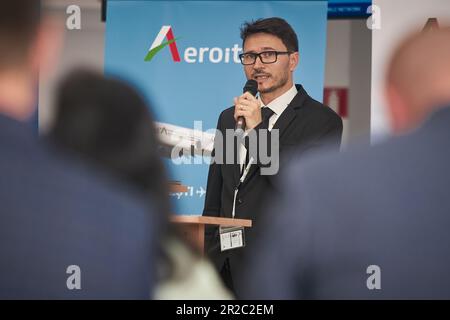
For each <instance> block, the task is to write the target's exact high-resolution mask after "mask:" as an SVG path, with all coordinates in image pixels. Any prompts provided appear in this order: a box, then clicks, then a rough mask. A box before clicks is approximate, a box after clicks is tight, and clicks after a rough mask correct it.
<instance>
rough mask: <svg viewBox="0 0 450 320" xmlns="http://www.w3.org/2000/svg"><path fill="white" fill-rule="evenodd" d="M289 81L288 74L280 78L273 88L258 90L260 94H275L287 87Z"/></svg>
mask: <svg viewBox="0 0 450 320" xmlns="http://www.w3.org/2000/svg"><path fill="white" fill-rule="evenodd" d="M288 81H289V75H288V72H285V73H283V74H282V75H281V76H280V78H279V79H278V81H276V82H275V83H274V84H273V85H272V86H270V87H268V88H260V89H258V91H259V93H263V94H264V93H271V92H274V91H276V90H278V89H280V88H282V87H283V86H285V85H286V83H287V82H288Z"/></svg>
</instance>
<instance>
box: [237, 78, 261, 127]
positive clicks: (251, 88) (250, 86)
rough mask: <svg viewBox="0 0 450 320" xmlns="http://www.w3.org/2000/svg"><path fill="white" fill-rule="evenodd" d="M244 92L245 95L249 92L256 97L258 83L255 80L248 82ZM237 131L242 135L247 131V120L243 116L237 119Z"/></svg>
mask: <svg viewBox="0 0 450 320" xmlns="http://www.w3.org/2000/svg"><path fill="white" fill-rule="evenodd" d="M242 91H243V93H246V92H247V91H248V92H250V93H251V95H252V96H256V93H257V92H258V82H256V80H253V79H250V80H247V82H246V83H245V86H244V89H243V90H242ZM236 131H237V132H242V133H243V132H244V131H245V118H244V117H242V116H240V117H238V118H237V121H236Z"/></svg>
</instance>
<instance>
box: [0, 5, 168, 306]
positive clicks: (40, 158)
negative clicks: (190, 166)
mask: <svg viewBox="0 0 450 320" xmlns="http://www.w3.org/2000/svg"><path fill="white" fill-rule="evenodd" d="M39 3H40V1H35V0H16V1H6V2H4V3H2V10H1V11H0V154H1V157H0V177H1V178H0V204H1V209H0V299H118V298H124V299H148V298H149V297H150V296H151V294H152V289H153V287H154V282H155V280H154V277H155V275H154V273H155V272H156V271H155V263H154V260H153V259H154V256H155V255H156V250H157V228H158V226H159V225H160V222H159V221H161V220H162V219H161V218H160V217H159V216H157V215H153V210H152V212H151V213H149V210H148V208H147V203H146V201H145V200H144V199H143V198H141V197H140V196H139V195H138V193H136V192H134V190H132V189H131V188H128V187H126V186H123V185H122V184H120V183H118V182H116V181H113V180H112V179H110V178H109V177H107V176H105V175H103V174H102V173H100V172H96V171H95V170H93V169H92V168H91V167H89V166H86V165H84V164H81V163H79V162H77V161H74V160H72V159H69V158H68V157H67V156H65V155H63V154H62V153H60V152H58V151H57V150H56V149H55V148H52V147H50V145H48V144H46V143H45V142H44V141H42V140H40V139H38V136H37V132H36V128H35V127H36V124H35V123H32V122H30V120H29V119H30V118H31V116H32V114H33V113H34V111H35V105H36V104H37V96H36V92H37V85H38V78H39V77H38V74H39V75H40V76H41V78H42V79H44V80H45V79H46V77H45V76H46V74H47V72H48V71H49V67H51V64H54V63H55V61H56V55H57V49H58V39H59V35H60V31H58V28H57V27H56V24H55V23H56V22H53V20H51V19H50V18H49V17H47V16H42V17H41V16H40V7H39Z"/></svg>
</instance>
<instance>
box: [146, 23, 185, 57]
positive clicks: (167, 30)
mask: <svg viewBox="0 0 450 320" xmlns="http://www.w3.org/2000/svg"><path fill="white" fill-rule="evenodd" d="M164 38H167V41H166V42H164V43H163V40H164ZM176 40H177V39H175V38H174V36H173V32H172V27H171V26H162V28H161V30H160V31H159V33H158V35H157V36H156V38H155V40H154V41H153V43H152V46H151V47H150V49H149V51H148V53H147V56H146V57H145V59H144V60H145V61H150V60H152V59H153V57H154V56H155V55H156V54H157V53H158V52H159V51H161V50H162V49H164V47H166V46H169V48H170V52H171V53H172V59H173V61H175V62H180V61H181V59H180V54H179V53H178V48H177V43H176V42H175V41H176Z"/></svg>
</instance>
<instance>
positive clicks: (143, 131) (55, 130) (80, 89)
mask: <svg viewBox="0 0 450 320" xmlns="http://www.w3.org/2000/svg"><path fill="white" fill-rule="evenodd" d="M58 92H59V93H58V96H57V101H56V117H55V123H54V125H53V127H52V129H51V130H50V132H49V135H50V138H51V139H52V140H53V141H55V142H56V144H57V145H59V146H61V147H63V148H65V149H67V150H69V151H74V152H75V153H77V154H78V155H80V156H81V157H84V158H85V159H87V160H88V161H91V163H94V164H96V165H97V166H99V167H102V168H106V169H107V170H108V171H109V173H111V174H112V175H113V176H116V177H119V178H120V179H122V180H123V181H125V182H127V183H129V184H132V185H134V186H135V187H137V188H138V189H140V190H141V191H143V192H145V193H147V194H148V195H151V196H153V197H152V199H154V200H156V201H157V202H158V203H157V204H158V205H159V206H160V208H158V209H160V211H163V212H164V213H167V211H168V210H169V208H168V193H169V192H168V187H167V186H166V177H165V171H164V168H163V164H162V161H161V159H160V157H159V155H158V154H157V144H158V141H157V136H156V129H155V127H154V123H153V117H152V116H151V114H150V112H149V109H148V106H147V104H146V103H145V101H144V100H143V99H142V98H141V96H139V94H138V93H137V92H136V91H135V90H134V89H133V88H131V87H130V86H128V85H126V84H125V83H122V82H121V81H119V80H114V79H110V78H106V77H104V76H103V75H100V74H97V73H95V72H91V71H84V70H80V71H76V72H73V73H71V74H70V75H69V76H68V77H67V78H66V79H65V80H64V81H63V82H62V84H61V85H60V88H59V91H58Z"/></svg>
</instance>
